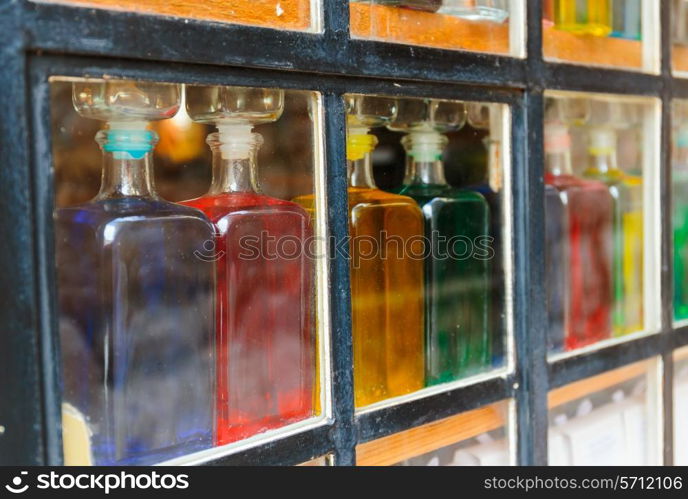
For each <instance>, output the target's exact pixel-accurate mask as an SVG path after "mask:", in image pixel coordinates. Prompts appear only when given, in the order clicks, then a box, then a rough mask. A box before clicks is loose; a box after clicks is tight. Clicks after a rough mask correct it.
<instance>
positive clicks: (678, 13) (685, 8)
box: [671, 0, 688, 74]
mask: <svg viewBox="0 0 688 499" xmlns="http://www.w3.org/2000/svg"><path fill="white" fill-rule="evenodd" d="M671 8H672V13H671V39H672V42H673V48H672V54H671V60H672V65H673V69H674V72H675V73H684V74H685V73H688V0H672V1H671Z"/></svg>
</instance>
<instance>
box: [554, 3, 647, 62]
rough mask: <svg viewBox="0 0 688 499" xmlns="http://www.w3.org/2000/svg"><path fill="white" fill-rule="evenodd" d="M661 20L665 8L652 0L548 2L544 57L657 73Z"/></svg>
mask: <svg viewBox="0 0 688 499" xmlns="http://www.w3.org/2000/svg"><path fill="white" fill-rule="evenodd" d="M658 15H659V4H658V3H657V2H652V1H650V2H644V1H643V0H544V2H543V13H542V16H543V40H542V42H543V53H544V56H545V58H546V59H549V60H553V61H561V62H572V63H577V64H585V65H591V66H608V67H618V68H626V69H638V70H644V71H650V72H657V71H658V69H659V45H658V42H659V21H658V17H657V16H658ZM654 20H657V21H656V22H654Z"/></svg>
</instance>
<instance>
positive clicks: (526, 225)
mask: <svg viewBox="0 0 688 499" xmlns="http://www.w3.org/2000/svg"><path fill="white" fill-rule="evenodd" d="M543 105H544V101H543V95H542V92H541V91H532V92H528V93H526V95H525V97H524V101H523V104H522V105H520V106H513V107H512V113H513V130H512V148H513V152H512V167H511V168H512V197H513V210H512V215H511V216H512V222H513V227H514V234H513V238H514V247H513V255H514V259H515V261H514V267H513V268H514V275H513V281H514V283H513V315H514V317H513V325H514V331H513V334H514V344H515V348H516V352H515V353H516V377H517V380H518V383H519V387H518V390H517V402H518V406H517V420H516V423H517V431H518V439H517V456H518V464H521V465H544V464H546V460H547V390H548V379H547V359H546V356H547V316H546V314H545V306H544V304H545V303H546V291H545V286H544V282H545V281H544V275H545V273H544V270H545V269H544V236H543V234H544V227H545V224H544V217H545V215H546V214H545V213H544V184H543V178H544V174H543V171H544V163H543V151H542V129H543Z"/></svg>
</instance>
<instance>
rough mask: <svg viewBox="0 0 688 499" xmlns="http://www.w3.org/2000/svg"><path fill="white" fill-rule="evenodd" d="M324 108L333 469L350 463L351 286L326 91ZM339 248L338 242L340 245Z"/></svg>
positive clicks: (335, 119)
mask: <svg viewBox="0 0 688 499" xmlns="http://www.w3.org/2000/svg"><path fill="white" fill-rule="evenodd" d="M324 105H325V168H326V170H325V181H326V193H327V194H326V195H327V213H326V214H321V215H326V216H327V227H328V235H329V238H330V241H331V242H332V244H329V251H330V255H329V258H330V260H329V274H330V275H329V278H330V318H331V352H332V366H331V372H332V383H331V388H332V408H333V417H334V428H333V430H332V432H331V438H332V439H333V442H334V447H335V452H334V460H335V464H336V465H351V464H355V462H356V456H355V446H356V429H355V420H354V393H353V381H354V379H353V349H352V341H351V340H352V338H351V287H350V281H349V259H348V258H346V256H345V255H343V254H341V253H340V252H338V251H337V250H336V248H338V247H339V246H342V247H344V248H346V249H347V250H348V248H349V244H348V241H346V239H347V238H348V236H349V215H348V213H349V201H348V195H347V185H348V181H347V171H346V157H345V154H344V151H345V150H346V131H345V128H344V126H345V123H346V111H345V109H344V99H343V98H342V95H341V94H338V93H326V94H325V96H324ZM342 242H343V244H340V243H342Z"/></svg>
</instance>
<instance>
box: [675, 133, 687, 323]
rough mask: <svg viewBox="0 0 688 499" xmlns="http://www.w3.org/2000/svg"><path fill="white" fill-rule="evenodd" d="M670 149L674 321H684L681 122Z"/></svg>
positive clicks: (683, 135)
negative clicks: (671, 161)
mask: <svg viewBox="0 0 688 499" xmlns="http://www.w3.org/2000/svg"><path fill="white" fill-rule="evenodd" d="M674 144H675V147H674V150H673V165H672V166H673V168H672V176H673V179H672V184H673V204H674V207H673V227H674V319H675V320H684V319H688V123H682V124H681V125H680V126H679V127H678V129H677V131H676V138H675V140H674Z"/></svg>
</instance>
